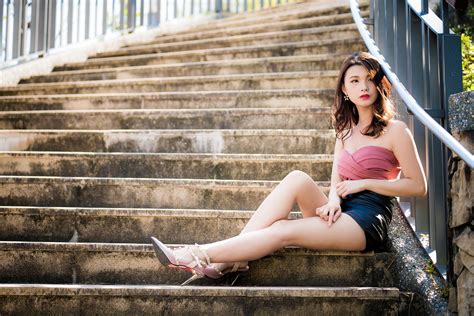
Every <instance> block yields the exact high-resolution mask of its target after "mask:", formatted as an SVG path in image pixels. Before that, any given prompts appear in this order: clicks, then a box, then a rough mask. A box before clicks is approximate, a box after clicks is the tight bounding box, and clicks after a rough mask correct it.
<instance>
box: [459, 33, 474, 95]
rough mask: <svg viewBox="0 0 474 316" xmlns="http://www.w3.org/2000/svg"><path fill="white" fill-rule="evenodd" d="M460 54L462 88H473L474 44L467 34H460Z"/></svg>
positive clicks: (468, 89) (466, 89)
mask: <svg viewBox="0 0 474 316" xmlns="http://www.w3.org/2000/svg"><path fill="white" fill-rule="evenodd" d="M461 55H462V72H463V75H462V86H463V90H464V91H470V90H474V44H473V43H472V39H471V38H470V37H469V36H468V35H467V34H461Z"/></svg>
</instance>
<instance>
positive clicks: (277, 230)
mask: <svg viewBox="0 0 474 316" xmlns="http://www.w3.org/2000/svg"><path fill="white" fill-rule="evenodd" d="M291 222H292V220H290V219H280V220H278V221H276V222H274V223H273V224H272V225H271V226H270V228H271V229H272V231H273V236H274V238H276V239H278V240H279V241H280V243H281V246H282V247H285V246H289V245H290V243H291V240H293V234H294V233H295V232H293V231H292V228H291V225H290V224H291Z"/></svg>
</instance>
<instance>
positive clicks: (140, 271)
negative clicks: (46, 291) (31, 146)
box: [0, 242, 392, 287]
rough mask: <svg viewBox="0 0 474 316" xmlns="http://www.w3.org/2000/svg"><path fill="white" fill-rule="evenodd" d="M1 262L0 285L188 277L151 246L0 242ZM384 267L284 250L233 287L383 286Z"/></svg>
mask: <svg viewBox="0 0 474 316" xmlns="http://www.w3.org/2000/svg"><path fill="white" fill-rule="evenodd" d="M172 246H173V247H179V246H182V245H172ZM0 260H1V262H2V266H1V267H0V282H2V283H19V282H27V283H37V282H43V283H63V284H68V283H73V284H76V283H79V284H141V285H145V284H146V285H151V284H170V285H178V284H180V283H182V282H184V280H186V276H187V275H189V274H190V273H189V272H186V271H181V270H177V269H169V268H168V267H165V266H162V265H161V264H160V263H159V262H158V260H157V259H156V256H155V254H154V251H153V248H152V247H151V245H143V244H112V243H107V244H101V243H97V242H95V243H57V242H55V243H44V242H43V243H40V242H4V243H2V244H0ZM388 261H390V254H388V253H380V254H374V253H368V254H360V253H352V252H316V251H311V250H307V249H300V248H286V249H281V250H278V251H276V252H274V253H273V254H270V255H268V256H265V257H264V258H262V259H259V260H255V261H251V262H250V263H249V266H250V270H249V271H248V272H247V273H245V274H244V275H242V277H241V278H240V279H239V282H238V284H237V285H239V286H286V287H287V286H305V287H306V286H322V285H324V286H387V284H390V283H391V282H392V280H391V279H390V278H391V277H390V275H389V274H388V270H387V269H386V267H385V266H386V264H387V263H386V262H388ZM341 266H345V267H346V269H340V267H341ZM234 277H235V274H234ZM200 281H201V282H195V283H194V285H222V284H225V281H228V280H226V278H224V279H221V280H212V279H206V280H200Z"/></svg>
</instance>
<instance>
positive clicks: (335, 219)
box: [334, 208, 342, 222]
mask: <svg viewBox="0 0 474 316" xmlns="http://www.w3.org/2000/svg"><path fill="white" fill-rule="evenodd" d="M341 214H342V211H341V208H338V209H337V211H336V213H335V214H334V222H336V221H337V220H338V219H339V217H340V216H341Z"/></svg>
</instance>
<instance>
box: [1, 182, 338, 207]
mask: <svg viewBox="0 0 474 316" xmlns="http://www.w3.org/2000/svg"><path fill="white" fill-rule="evenodd" d="M278 183H279V181H256V180H247V181H244V180H202V179H200V180H197V179H145V178H141V179H129V178H80V177H77V178H76V177H75V178H72V177H31V176H0V205H6V206H61V207H62V206H66V207H125V208H194V209H197V208H200V209H226V210H235V209H240V210H253V209H256V208H257V207H258V206H259V205H260V203H261V202H262V201H263V200H264V198H265V197H266V196H267V195H268V194H269V193H270V192H271V191H272V189H273V188H274V187H275V186H276V185H277V184H278ZM317 184H318V185H321V186H322V188H323V191H324V192H325V193H326V194H327V193H328V189H329V187H328V186H329V182H322V181H319V182H317ZM236 201H238V203H236Z"/></svg>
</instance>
